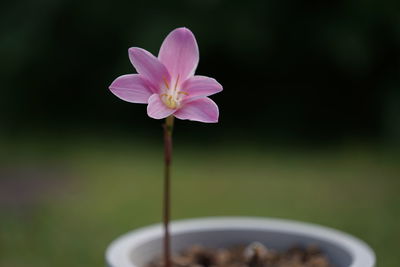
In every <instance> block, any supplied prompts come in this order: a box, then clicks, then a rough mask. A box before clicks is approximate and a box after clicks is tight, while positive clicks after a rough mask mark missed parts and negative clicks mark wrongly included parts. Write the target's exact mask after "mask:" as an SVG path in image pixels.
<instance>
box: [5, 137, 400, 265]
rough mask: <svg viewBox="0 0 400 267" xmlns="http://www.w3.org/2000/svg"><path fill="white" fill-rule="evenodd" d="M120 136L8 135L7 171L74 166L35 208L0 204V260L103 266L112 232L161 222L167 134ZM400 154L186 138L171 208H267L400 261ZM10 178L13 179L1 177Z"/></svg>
mask: <svg viewBox="0 0 400 267" xmlns="http://www.w3.org/2000/svg"><path fill="white" fill-rule="evenodd" d="M112 140H115V137H112V138H104V139H97V140H89V139H86V140H85V139H82V138H81V139H76V140H75V139H74V140H72V139H71V140H57V139H55V138H54V139H50V140H47V141H43V140H42V139H34V138H33V139H30V140H13V141H12V142H10V141H8V142H5V141H4V142H2V143H3V145H2V147H3V148H5V149H4V150H3V153H0V159H1V160H2V162H3V164H2V166H4V167H5V168H8V169H15V170H20V169H21V168H25V167H26V166H30V168H32V166H33V167H34V168H38V169H41V170H46V169H52V168H55V167H57V168H60V169H61V170H63V171H60V172H66V173H67V175H64V176H66V177H63V175H61V173H60V175H59V176H58V175H53V176H52V177H51V179H54V180H55V181H57V180H61V179H63V181H62V183H56V185H55V188H54V187H52V188H50V189H43V192H41V193H40V195H39V196H38V197H36V198H35V201H32V203H31V204H29V205H25V206H22V207H21V206H18V205H14V204H4V203H3V204H1V203H0V208H1V214H0V266H1V267H25V266H29V267H44V266H51V267H53V266H57V267H64V266H65V267H67V266H68V267H71V266H74V267H79V266H82V267H83V266H85V267H88V266H93V267H94V266H104V251H105V249H106V247H107V245H108V244H109V243H110V241H111V240H113V239H114V238H116V237H117V236H118V235H120V234H123V233H124V232H127V231H129V230H131V229H133V228H136V227H140V226H144V225H147V224H152V223H157V222H159V221H160V217H161V188H162V151H161V147H159V145H161V143H160V144H151V143H150V142H147V141H146V142H137V143H134V142H126V141H112ZM6 152H7V153H6ZM398 160H399V158H398V157H395V156H393V154H389V153H384V152H382V151H380V150H378V149H374V148H371V147H338V148H329V149H328V148H327V149H324V150H323V149H320V150H314V151H312V150H297V151H296V150H293V149H277V148H273V149H271V148H270V147H268V145H266V144H259V145H257V146H251V145H245V144H239V145H238V144H235V143H234V142H232V143H230V142H229V141H227V142H225V144H224V145H217V144H215V143H212V142H210V143H209V144H208V145H198V146H190V147H188V146H187V145H186V144H181V143H177V144H176V149H175V158H174V166H173V180H172V181H173V185H172V189H173V209H172V210H173V214H172V216H173V218H174V219H180V218H189V217H202V216H220V215H236V216H240V215H243V216H268V217H279V218H288V219H295V220H302V221H308V222H313V223H319V224H323V225H326V226H330V227H334V228H337V229H340V230H343V231H346V232H349V233H351V234H354V235H356V236H358V237H359V238H361V239H363V240H365V241H366V242H367V243H369V244H370V245H371V246H372V248H373V249H374V250H375V252H376V253H377V257H378V262H379V266H382V267H391V266H396V265H397V264H398V260H399V259H398V247H399V243H398V242H399V240H400V239H399V238H400V227H399V222H400V212H399V207H400V196H399V188H400V181H399V174H400V165H399V164H398V162H399V161H398ZM62 177H63V178H62ZM5 178H8V179H9V178H10V177H0V182H1V179H3V180H4V179H5ZM11 178H12V176H11ZM18 179H21V180H24V179H31V178H30V177H26V178H21V177H20V178H18ZM54 192H56V193H54Z"/></svg>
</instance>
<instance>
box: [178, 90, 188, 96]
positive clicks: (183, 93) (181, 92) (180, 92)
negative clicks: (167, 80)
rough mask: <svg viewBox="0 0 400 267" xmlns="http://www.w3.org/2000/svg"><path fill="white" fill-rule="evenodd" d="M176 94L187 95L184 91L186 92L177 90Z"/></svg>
mask: <svg viewBox="0 0 400 267" xmlns="http://www.w3.org/2000/svg"><path fill="white" fill-rule="evenodd" d="M178 94H182V95H189V94H188V93H186V92H183V91H179V92H178Z"/></svg>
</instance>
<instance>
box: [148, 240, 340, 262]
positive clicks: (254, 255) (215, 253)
mask: <svg viewBox="0 0 400 267" xmlns="http://www.w3.org/2000/svg"><path fill="white" fill-rule="evenodd" d="M172 263H173V264H172V265H173V267H334V266H333V265H332V264H330V263H329V261H328V259H327V258H326V257H325V256H324V254H323V253H322V252H321V251H320V249H319V248H318V247H317V246H308V247H301V246H296V247H293V248H291V249H289V250H287V251H284V252H278V251H275V250H272V249H268V248H267V247H265V246H264V245H262V244H261V243H258V242H255V243H252V244H250V245H248V246H238V247H232V248H229V249H210V248H204V247H201V246H192V247H191V248H189V249H187V250H186V251H184V252H182V253H181V254H180V255H176V256H174V257H173V258H172ZM163 266H164V264H163V262H162V260H160V259H158V260H155V261H153V262H151V263H150V264H149V265H148V266H147V267H163Z"/></svg>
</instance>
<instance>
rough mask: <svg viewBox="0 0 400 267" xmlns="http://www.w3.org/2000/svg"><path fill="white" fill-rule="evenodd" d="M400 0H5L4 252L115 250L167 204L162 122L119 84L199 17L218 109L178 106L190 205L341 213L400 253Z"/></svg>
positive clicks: (59, 262) (94, 257) (177, 178)
mask: <svg viewBox="0 0 400 267" xmlns="http://www.w3.org/2000/svg"><path fill="white" fill-rule="evenodd" d="M398 10H399V4H398V3H397V2H396V1H359V0H348V1H331V2H328V1H322V2H321V1H277V0H266V1H262V0H259V1H228V0H215V1H213V0H202V1H200V0H187V1H146V2H145V1H142V2H139V1H132V0H131V1H122V0H115V1H103V0H99V1H76V0H69V1H68V0H38V1H31V0H20V1H2V2H1V3H0V58H1V63H2V64H1V65H0V78H1V82H2V84H1V90H0V114H1V115H0V266H1V267H25V266H29V267H43V266H60V267H63V266H65V267H66V266H68V267H70V266H77V267H78V266H86V267H87V266H104V251H105V249H106V247H107V245H108V244H109V243H110V242H111V240H113V239H114V238H116V237H117V236H118V235H120V234H122V233H124V232H127V231H129V230H131V229H133V228H136V227H140V226H144V225H148V224H151V223H157V222H159V221H160V220H161V197H162V196H161V189H162V169H163V166H162V158H163V153H162V140H161V137H162V133H161V121H157V120H152V119H149V118H148V117H147V115H146V112H145V105H135V104H129V103H126V102H123V101H120V100H119V99H117V98H116V97H114V96H113V95H112V94H111V93H110V92H109V91H108V89H107V88H108V86H109V84H110V83H111V82H112V81H113V80H114V79H115V78H116V77H117V76H120V75H122V74H126V73H133V72H135V70H134V69H133V67H132V66H131V64H130V62H129V59H128V56H127V50H128V48H129V47H131V46H138V47H143V48H145V49H147V50H149V51H151V52H152V53H153V54H157V53H158V49H159V46H160V44H161V42H162V40H163V39H164V38H165V36H166V35H167V34H168V33H169V32H170V31H171V30H172V29H174V28H176V27H181V26H186V27H188V28H190V29H191V30H192V31H193V32H194V34H195V35H196V38H197V41H198V44H199V47H200V54H201V55H200V65H199V67H198V70H197V73H198V74H201V75H206V76H210V77H214V78H216V79H217V80H218V81H219V82H220V83H221V84H222V85H223V86H224V91H223V92H221V93H220V94H218V95H215V96H213V97H212V98H213V99H214V100H215V101H216V102H217V103H218V105H219V107H220V113H221V115H220V122H219V123H218V124H211V125H210V124H201V123H195V122H188V121H177V122H176V128H175V132H174V138H175V151H174V166H173V185H172V187H173V209H172V210H173V212H172V217H173V218H174V219H179V218H188V217H201V216H219V215H245V216H271V217H279V218H288V219H296V220H303V221H309V222H314V223H320V224H324V225H326V226H330V227H335V228H338V229H340V230H344V231H347V232H349V233H351V234H354V235H356V236H358V237H360V238H362V239H363V240H365V241H366V242H368V243H369V244H370V245H371V246H372V248H373V249H374V250H375V252H376V253H377V256H378V263H379V265H378V266H383V267H386V266H387V267H392V266H397V265H398V262H399V260H400V259H399V258H398V252H397V248H398V241H399V239H400V228H399V223H400V212H399V206H400V196H399V188H400V180H399V177H400V154H399V148H400V142H399V140H400V80H399V70H400V49H399V47H400V16H399V13H398Z"/></svg>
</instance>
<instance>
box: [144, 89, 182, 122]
mask: <svg viewBox="0 0 400 267" xmlns="http://www.w3.org/2000/svg"><path fill="white" fill-rule="evenodd" d="M175 111H176V109H171V108H168V107H167V106H166V105H165V104H164V103H163V102H162V101H161V99H160V95H158V94H153V95H151V96H150V98H149V104H148V105H147V115H149V117H150V118H153V119H163V118H166V117H168V116H169V115H171V114H172V113H174V112H175Z"/></svg>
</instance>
